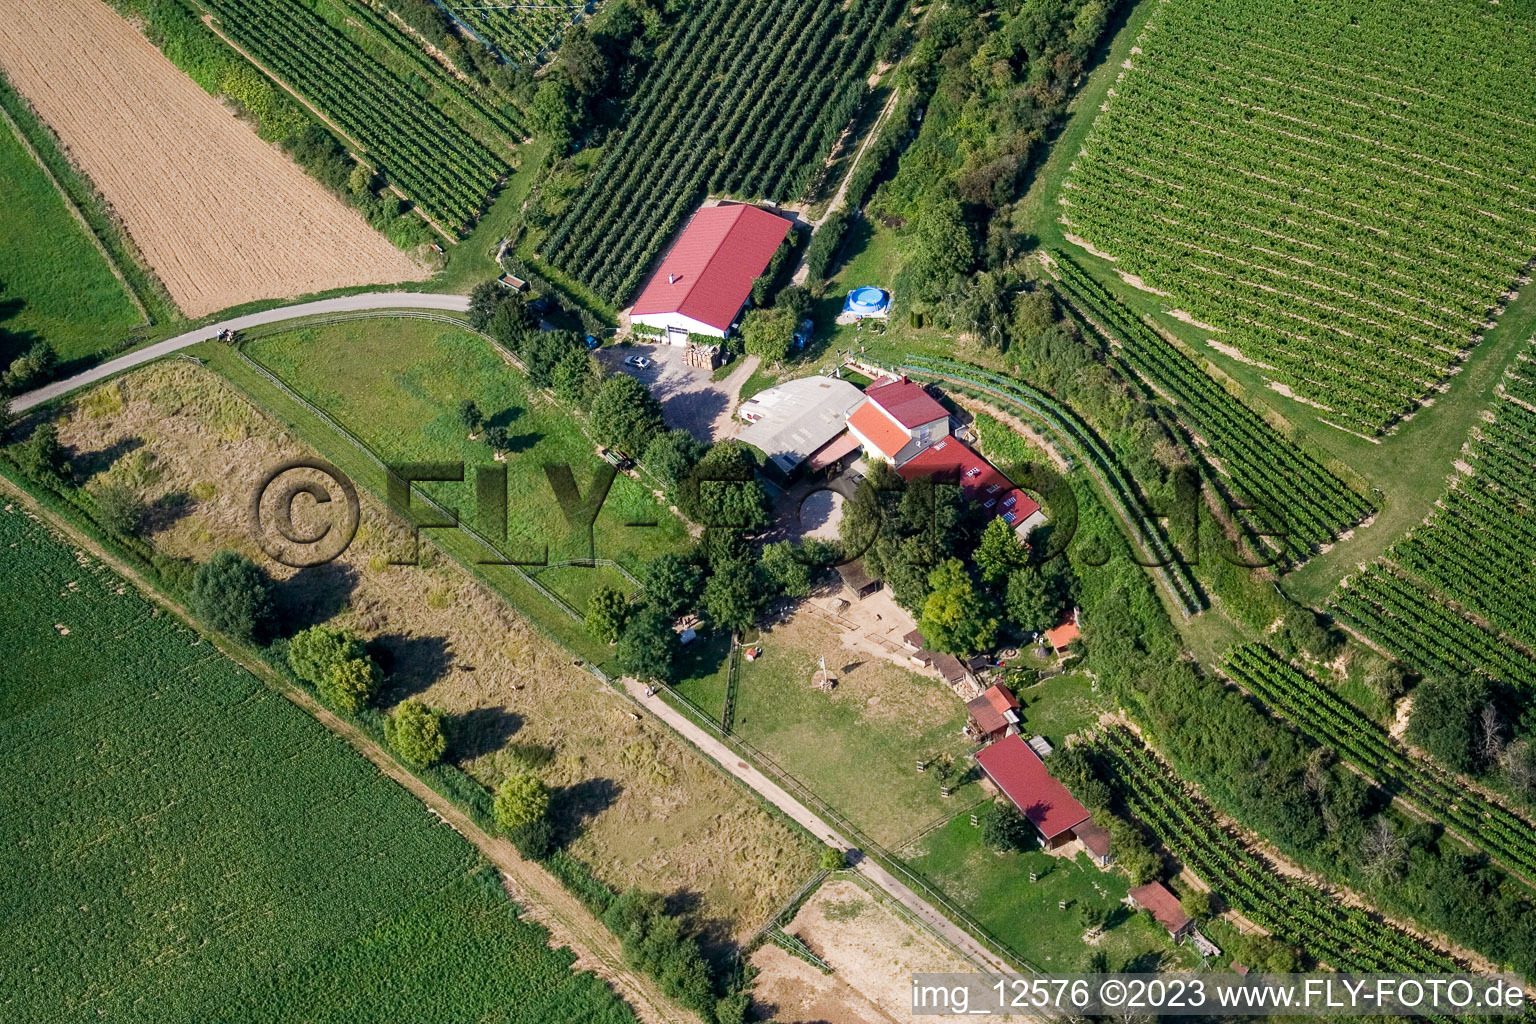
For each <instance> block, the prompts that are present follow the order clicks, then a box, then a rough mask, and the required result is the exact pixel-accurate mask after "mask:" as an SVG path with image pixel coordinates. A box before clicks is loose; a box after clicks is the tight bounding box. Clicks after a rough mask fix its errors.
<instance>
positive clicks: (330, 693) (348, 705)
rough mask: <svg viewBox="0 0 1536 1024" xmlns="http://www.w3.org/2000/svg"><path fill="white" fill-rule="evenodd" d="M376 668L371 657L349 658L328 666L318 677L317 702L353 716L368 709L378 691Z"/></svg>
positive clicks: (378, 680) (378, 675) (377, 672)
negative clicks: (318, 693)
mask: <svg viewBox="0 0 1536 1024" xmlns="http://www.w3.org/2000/svg"><path fill="white" fill-rule="evenodd" d="M380 675H381V674H380V672H379V666H378V665H376V664H374V661H373V659H372V658H367V657H364V658H349V659H348V660H346V661H343V662H338V663H337V664H335V665H332V666H331V667H330V669H329V670H327V671H326V673H325V675H324V676H323V677H321V679H320V682H319V684H318V685H317V687H316V688H317V689H318V690H319V691H320V699H321V700H323V701H325V702H326V703H327V704H329V705H330V706H331V707H333V708H335V709H336V710H337V711H341V712H344V713H345V714H349V715H355V714H357V713H358V712H359V711H361V710H363V708H365V707H367V706H368V703H369V701H371V700H373V695H374V694H375V693H376V692H378V689H379V682H380Z"/></svg>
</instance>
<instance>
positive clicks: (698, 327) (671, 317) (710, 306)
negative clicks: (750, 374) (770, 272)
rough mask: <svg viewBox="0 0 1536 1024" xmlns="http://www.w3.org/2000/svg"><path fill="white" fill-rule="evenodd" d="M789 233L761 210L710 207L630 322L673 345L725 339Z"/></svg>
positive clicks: (677, 245)
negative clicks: (691, 339)
mask: <svg viewBox="0 0 1536 1024" xmlns="http://www.w3.org/2000/svg"><path fill="white" fill-rule="evenodd" d="M789 230H790V224H789V221H787V220H785V219H784V218H783V217H780V216H778V215H777V214H772V213H769V212H768V211H767V210H764V209H760V208H759V207H756V206H749V205H745V204H737V205H732V206H706V207H704V208H703V209H701V210H699V211H698V212H697V213H695V214H694V215H693V218H692V219H691V220H690V221H689V222H688V226H687V227H685V228H683V233H682V234H681V235H679V236H678V238H677V241H676V242H674V243H673V244H672V248H671V250H669V251H668V252H667V255H666V258H664V259H663V260H662V261H661V266H660V267H658V268H656V273H654V274H652V275H651V279H650V280H649V281H647V282H646V284H645V288H644V289H643V290H642V291H641V292H640V297H639V298H638V299H636V300H635V304H634V306H633V308H631V310H630V314H629V316H630V320H631V321H632V322H633V323H636V324H643V325H645V326H647V327H654V328H657V329H659V330H661V331H664V332H666V340H667V341H668V342H669V343H672V344H679V345H680V344H686V343H687V341H688V335H689V334H690V333H691V334H707V335H709V336H711V337H715V338H723V337H725V335H726V332H727V331H729V330H730V329H731V325H732V324H733V323H735V322H736V317H737V315H738V314H739V313H740V312H741V309H742V307H743V306H745V305H746V303H747V298H748V296H750V295H751V294H752V282H753V281H755V280H756V279H757V278H758V276H759V275H760V274H762V272H763V271H764V270H765V269H766V268H767V266H768V261H769V260H771V259H772V258H773V254H774V251H775V250H776V249H778V247H779V243H780V242H782V241H784V237H785V236H786V235H788V234H789Z"/></svg>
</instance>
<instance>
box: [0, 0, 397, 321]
mask: <svg viewBox="0 0 1536 1024" xmlns="http://www.w3.org/2000/svg"><path fill="white" fill-rule="evenodd" d="M7 7H8V10H7V12H6V15H5V17H4V18H0V70H3V71H4V72H5V74H6V76H7V77H8V78H9V79H10V80H11V83H12V84H13V85H14V86H15V87H16V88H17V89H18V90H19V91H20V92H21V93H22V95H24V96H25V97H26V98H27V99H28V100H30V101H31V103H32V105H33V107H34V108H35V109H36V110H37V112H38V114H39V115H40V116H41V117H42V118H43V120H45V121H46V122H47V123H48V124H49V125H50V126H51V127H52V128H53V130H54V132H56V133H57V134H58V136H59V138H60V139H61V140H62V142H63V144H64V147H65V149H66V151H67V152H68V153H69V155H70V157H71V159H73V160H74V161H75V164H76V166H78V167H79V168H80V169H81V170H82V171H84V172H85V173H86V174H87V175H88V176H89V177H90V179H91V180H92V181H93V182H94V183H95V184H96V187H97V188H98V189H100V190H101V192H102V194H103V195H104V196H105V197H106V198H107V200H108V202H110V203H111V205H112V208H113V209H114V210H115V211H116V212H117V214H118V216H119V217H121V218H122V221H123V223H124V225H125V226H126V227H127V229H128V233H129V234H130V235H131V236H132V237H133V240H134V242H135V243H136V244H137V245H138V247H139V249H140V251H142V252H143V254H144V257H145V259H146V260H147V261H148V262H149V264H150V266H151V267H152V268H153V269H154V270H155V272H156V273H157V274H159V276H160V279H161V280H162V281H163V282H165V286H166V288H167V290H168V291H169V292H170V294H171V297H172V298H173V299H174V300H175V301H176V304H177V305H178V306H180V307H181V309H182V311H183V312H185V313H186V314H187V315H188V316H193V317H197V316H203V315H205V314H208V313H212V312H214V311H216V310H220V309H224V308H225V307H228V306H233V305H236V304H238V303H242V302H250V301H252V300H254V299H271V298H287V297H290V296H296V295H303V294H306V293H309V292H316V291H322V290H324V289H328V288H338V287H343V286H346V285H359V284H375V283H377V284H385V283H391V282H397V281H409V280H418V279H420V278H423V277H425V276H426V271H424V270H423V269H422V268H421V267H419V266H417V265H416V264H415V263H413V262H412V261H411V260H410V259H409V258H407V257H406V255H405V254H404V253H402V252H400V251H399V250H398V249H396V248H395V247H394V246H392V245H390V244H389V242H388V241H387V240H386V239H385V238H384V237H383V236H381V235H379V234H378V233H377V232H375V231H374V230H373V229H372V228H370V227H369V226H368V225H367V223H365V222H364V221H363V219H362V217H360V216H359V215H358V214H357V213H356V212H355V211H353V210H351V209H349V208H348V207H346V206H344V205H343V204H342V203H341V202H340V200H338V199H336V198H335V197H333V196H332V195H331V194H330V193H329V192H327V191H326V190H325V189H324V188H322V187H321V186H320V185H319V183H317V182H315V181H314V180H313V179H311V178H309V177H308V176H307V175H305V173H304V172H303V171H301V170H300V169H299V168H298V166H297V165H295V164H294V163H293V162H292V161H291V160H289V159H288V158H287V157H286V156H284V155H283V154H282V153H281V152H280V151H279V150H278V149H276V148H275V147H273V146H271V145H268V144H267V143H265V142H263V141H261V140H260V139H259V138H257V136H256V133H255V132H254V131H253V130H252V129H251V128H249V127H248V126H246V125H245V124H244V123H242V122H241V121H239V120H237V119H236V118H235V117H233V116H232V115H231V114H230V112H229V111H228V110H226V109H225V108H224V107H223V106H222V105H221V104H220V103H219V102H218V101H217V100H216V99H214V98H213V97H212V96H210V95H208V94H207V93H205V92H203V90H202V89H200V88H199V87H198V86H197V85H196V83H194V82H193V81H192V80H191V79H190V78H188V77H187V76H186V75H184V74H182V73H181V72H180V71H179V70H177V68H176V67H175V66H174V65H172V64H171V63H170V62H169V61H168V60H166V59H165V57H163V56H162V55H161V54H160V52H159V51H158V50H156V49H155V48H154V46H152V45H151V44H150V43H149V41H148V40H147V39H145V38H144V37H143V36H142V35H141V34H140V33H139V32H138V31H137V30H136V29H135V28H134V27H133V26H131V25H129V24H128V23H127V22H126V21H124V20H123V19H122V18H120V17H118V16H117V14H115V13H114V12H113V11H112V10H111V9H110V8H109V7H107V6H106V5H105V4H104V3H101V0H55V2H54V3H50V4H9V5H7Z"/></svg>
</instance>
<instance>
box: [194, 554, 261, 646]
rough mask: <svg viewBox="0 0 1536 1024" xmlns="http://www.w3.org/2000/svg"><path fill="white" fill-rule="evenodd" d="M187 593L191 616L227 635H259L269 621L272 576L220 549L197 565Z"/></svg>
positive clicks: (243, 557)
mask: <svg viewBox="0 0 1536 1024" xmlns="http://www.w3.org/2000/svg"><path fill="white" fill-rule="evenodd" d="M189 596H190V598H191V602H192V613H193V614H194V615H196V616H197V617H198V618H199V619H200V620H202V621H203V622H204V623H205V624H207V625H208V626H211V627H212V628H214V629H216V630H218V631H219V632H221V633H228V634H229V635H230V636H236V637H240V638H241V639H245V640H249V639H252V638H258V637H259V636H260V635H262V634H264V633H265V632H266V629H267V627H268V626H269V625H270V623H271V619H272V581H271V579H269V578H268V577H267V574H266V573H265V572H263V571H262V569H261V567H260V566H258V565H257V564H256V563H255V562H252V561H251V560H250V559H249V558H246V557H245V556H244V555H241V554H237V553H236V552H234V551H220V552H218V553H217V554H215V555H214V556H213V557H212V558H210V559H208V561H206V562H204V563H203V564H202V565H200V566H198V567H197V573H196V574H195V575H194V576H193V577H192V592H191V594H190V595H189Z"/></svg>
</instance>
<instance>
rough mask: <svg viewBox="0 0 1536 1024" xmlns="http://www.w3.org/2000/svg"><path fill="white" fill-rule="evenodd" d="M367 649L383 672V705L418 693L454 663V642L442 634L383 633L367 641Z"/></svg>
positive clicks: (381, 691)
mask: <svg viewBox="0 0 1536 1024" xmlns="http://www.w3.org/2000/svg"><path fill="white" fill-rule="evenodd" d="M368 653H369V654H371V655H373V660H374V661H376V662H378V664H379V668H380V669H381V670H383V672H384V685H383V686H382V687H381V688H380V697H379V699H380V701H381V702H382V703H383V704H384V706H386V707H388V706H389V705H391V704H394V703H396V702H398V701H402V700H404V699H405V698H407V697H414V696H415V695H416V694H418V693H421V692H422V691H424V690H426V689H427V687H429V686H431V685H432V684H433V683H435V682H437V681H438V680H439V679H441V678H443V677H444V676H445V675H447V674H448V672H449V670H450V669H451V668H452V667H453V646H452V645H451V644H450V643H449V642H448V639H447V638H446V637H441V636H411V635H408V634H405V633H385V634H383V635H382V636H376V637H374V638H373V639H372V640H371V641H369V643H368Z"/></svg>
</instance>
